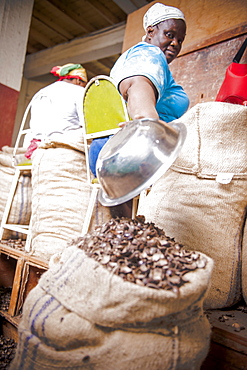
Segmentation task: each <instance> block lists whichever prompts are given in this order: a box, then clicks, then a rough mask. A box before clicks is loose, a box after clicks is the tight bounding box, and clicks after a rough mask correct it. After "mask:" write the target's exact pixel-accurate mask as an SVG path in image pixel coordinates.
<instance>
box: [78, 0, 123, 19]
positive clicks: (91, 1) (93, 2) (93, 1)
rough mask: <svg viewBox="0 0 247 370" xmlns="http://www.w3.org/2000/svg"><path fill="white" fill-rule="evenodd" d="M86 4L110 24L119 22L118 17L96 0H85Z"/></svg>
mask: <svg viewBox="0 0 247 370" xmlns="http://www.w3.org/2000/svg"><path fill="white" fill-rule="evenodd" d="M85 1H86V2H87V3H88V5H90V6H92V7H93V8H94V10H95V11H96V12H97V13H99V14H100V15H101V17H103V18H104V19H105V20H106V21H107V22H109V23H110V24H116V23H118V22H120V19H119V18H117V17H115V16H114V14H113V13H112V12H110V11H109V10H108V9H107V8H106V7H105V6H103V5H102V4H100V2H99V1H97V0H85Z"/></svg>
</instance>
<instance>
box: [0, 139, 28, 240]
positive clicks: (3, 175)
mask: <svg viewBox="0 0 247 370" xmlns="http://www.w3.org/2000/svg"><path fill="white" fill-rule="evenodd" d="M13 150H14V148H12V147H9V146H7V145H5V146H3V147H2V150H1V151H0V189H1V190H0V222H1V221H2V217H3V214H4V210H5V207H6V203H7V200H8V196H9V192H10V188H11V185H12V182H13V179H14V174H15V168H14V167H13V165H12V157H13ZM24 153H25V149H19V150H18V152H17V155H16V160H17V163H20V162H22V161H23V160H24V159H25V157H24ZM31 194H32V186H31V174H30V172H28V171H27V172H23V173H22V175H21V176H20V178H19V181H18V184H17V187H16V192H15V195H14V197H13V200H12V205H11V209H10V213H9V217H8V220H7V222H8V223H9V224H21V225H28V224H29V221H30V216H31ZM18 238H21V239H26V235H25V234H22V233H18V232H16V231H10V230H7V229H5V230H4V232H3V236H2V239H5V240H7V239H18Z"/></svg>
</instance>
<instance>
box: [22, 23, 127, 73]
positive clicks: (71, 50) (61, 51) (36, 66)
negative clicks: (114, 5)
mask: <svg viewBox="0 0 247 370" xmlns="http://www.w3.org/2000/svg"><path fill="white" fill-rule="evenodd" d="M124 33H125V22H124V23H123V22H122V23H119V24H118V25H117V26H116V27H111V28H110V29H109V28H107V29H105V30H104V31H103V30H101V32H100V33H97V32H95V33H94V34H91V35H90V36H87V37H81V38H77V39H75V40H72V41H69V42H67V43H63V44H60V45H56V46H54V47H52V48H49V49H46V50H42V51H39V52H37V53H35V54H31V55H27V57H26V61H25V65H24V77H25V78H27V79H35V78H36V77H38V76H42V75H44V74H46V73H48V72H49V71H50V70H51V68H52V67H53V66H55V65H61V64H66V63H69V62H71V61H72V62H77V61H79V62H80V63H82V64H83V63H88V62H91V61H94V60H99V59H102V58H107V57H109V56H112V55H115V54H118V53H121V50H122V44H123V39H124Z"/></svg>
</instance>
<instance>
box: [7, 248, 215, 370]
mask: <svg viewBox="0 0 247 370" xmlns="http://www.w3.org/2000/svg"><path fill="white" fill-rule="evenodd" d="M204 257H205V258H206V259H207V264H206V267H205V268H203V269H197V270H195V271H193V272H190V273H188V274H186V278H187V280H188V283H186V284H184V285H183V286H182V287H180V293H179V294H178V295H177V294H176V293H174V292H172V291H167V290H157V289H152V288H148V287H141V286H138V285H136V284H134V283H130V282H125V281H124V280H122V279H121V278H120V277H119V276H117V275H114V274H112V273H111V272H109V271H108V270H107V269H106V268H105V267H103V266H102V265H100V264H99V263H98V262H96V261H95V260H93V259H91V258H88V257H86V256H85V254H84V252H83V250H81V249H78V248H77V247H75V246H71V247H68V248H67V249H66V250H65V251H64V252H63V254H62V257H61V259H60V262H59V263H57V264H56V265H53V267H52V268H50V269H49V270H48V271H47V272H45V273H44V274H43V275H42V277H41V279H40V281H39V283H38V285H37V286H36V287H35V288H34V289H33V290H32V291H31V292H30V293H29V295H28V297H27V299H26V301H25V303H24V308H23V318H22V320H21V323H20V325H19V329H18V330H19V341H18V348H17V352H16V356H15V359H14V360H13V362H12V365H11V369H12V370H19V369H22V370H31V369H32V370H41V369H42V370H44V369H59V370H65V369H71V370H75V369H95V370H116V369H119V370H120V369H121V370H138V369H144V370H145V369H146V370H150V369H152V370H161V369H181V370H193V369H200V366H201V364H202V362H203V360H204V359H205V357H206V355H207V353H208V349H209V342H210V325H209V322H208V320H207V318H206V316H205V315H204V313H203V308H202V306H203V300H204V298H205V294H206V292H207V289H208V285H209V283H210V277H211V271H212V267H213V261H212V260H211V259H210V258H209V257H207V256H204Z"/></svg>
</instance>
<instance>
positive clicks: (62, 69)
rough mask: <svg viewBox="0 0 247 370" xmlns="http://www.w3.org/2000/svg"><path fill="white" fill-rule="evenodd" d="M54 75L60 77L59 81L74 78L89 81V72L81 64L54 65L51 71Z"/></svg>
mask: <svg viewBox="0 0 247 370" xmlns="http://www.w3.org/2000/svg"><path fill="white" fill-rule="evenodd" d="M50 73H52V74H53V75H54V76H56V77H59V79H58V81H61V80H64V79H65V78H66V79H72V78H78V79H80V80H82V81H84V82H87V73H86V70H85V68H83V67H82V65H81V64H73V63H68V64H65V65H64V66H56V67H53V68H52V70H51V71H50Z"/></svg>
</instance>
